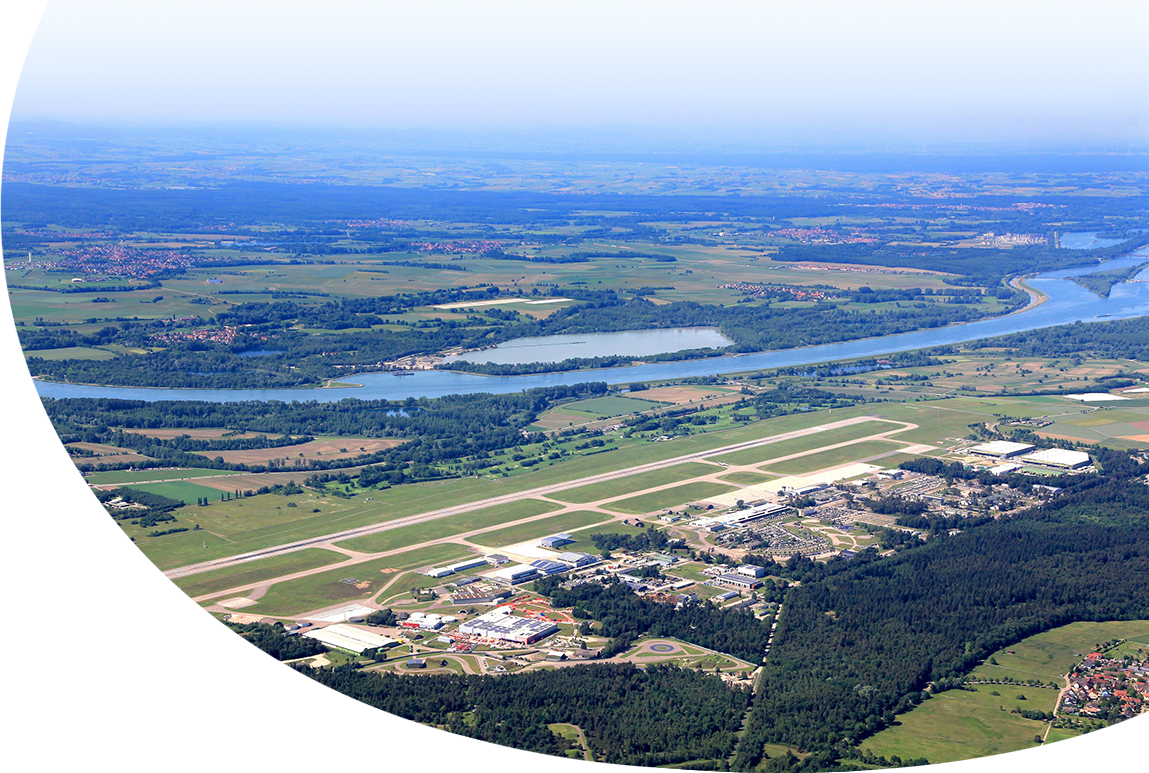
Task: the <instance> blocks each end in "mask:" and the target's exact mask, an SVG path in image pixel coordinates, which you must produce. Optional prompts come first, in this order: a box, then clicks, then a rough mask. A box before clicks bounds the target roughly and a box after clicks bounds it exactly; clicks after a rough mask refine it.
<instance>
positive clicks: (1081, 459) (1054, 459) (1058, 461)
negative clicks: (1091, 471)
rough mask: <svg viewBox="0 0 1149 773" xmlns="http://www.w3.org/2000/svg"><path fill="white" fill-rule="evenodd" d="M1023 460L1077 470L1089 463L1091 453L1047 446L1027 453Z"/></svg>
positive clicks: (1029, 462)
mask: <svg viewBox="0 0 1149 773" xmlns="http://www.w3.org/2000/svg"><path fill="white" fill-rule="evenodd" d="M1021 461H1023V462H1026V463H1027V464H1041V465H1045V466H1048V467H1064V468H1066V469H1070V470H1077V469H1080V468H1082V467H1085V466H1086V465H1088V464H1089V454H1087V453H1085V452H1084V451H1068V450H1066V449H1064V448H1045V449H1042V450H1041V451H1035V452H1034V453H1032V454H1026V455H1025V456H1023V457H1022V458H1021Z"/></svg>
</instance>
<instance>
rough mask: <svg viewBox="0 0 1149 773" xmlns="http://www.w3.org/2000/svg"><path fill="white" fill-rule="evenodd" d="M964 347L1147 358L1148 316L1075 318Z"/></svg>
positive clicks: (1030, 353)
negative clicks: (1055, 324)
mask: <svg viewBox="0 0 1149 773" xmlns="http://www.w3.org/2000/svg"><path fill="white" fill-rule="evenodd" d="M965 347H966V348H967V349H970V350H973V351H977V350H980V349H1007V350H1009V351H1011V352H1013V353H1015V355H1019V356H1024V357H1070V358H1073V359H1088V358H1090V357H1096V358H1098V359H1109V358H1112V359H1131V360H1149V317H1134V318H1133V319H1118V320H1109V321H1105V322H1088V323H1086V322H1074V323H1072V324H1069V325H1058V326H1056V327H1047V328H1042V329H1040V330H1027V331H1025V332H1024V333H1014V334H1012V335H1006V336H1001V337H999V338H983V339H981V340H978V341H973V342H970V343H968V344H965Z"/></svg>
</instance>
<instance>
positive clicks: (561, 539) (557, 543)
mask: <svg viewBox="0 0 1149 773" xmlns="http://www.w3.org/2000/svg"><path fill="white" fill-rule="evenodd" d="M574 541H575V539H574V537H572V536H571V535H569V534H556V535H554V536H553V537H543V539H542V541H541V542H540V543H539V547H542V548H550V549H551V550H554V549H556V548H561V547H562V546H563V545H569V544H571V543H572V542H574Z"/></svg>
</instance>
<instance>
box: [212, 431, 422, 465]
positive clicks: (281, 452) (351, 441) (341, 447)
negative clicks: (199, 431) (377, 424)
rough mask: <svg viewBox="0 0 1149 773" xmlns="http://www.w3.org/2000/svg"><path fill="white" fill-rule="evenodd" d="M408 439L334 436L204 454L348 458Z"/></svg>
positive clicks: (247, 460) (252, 458) (251, 459)
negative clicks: (280, 445) (270, 446)
mask: <svg viewBox="0 0 1149 773" xmlns="http://www.w3.org/2000/svg"><path fill="white" fill-rule="evenodd" d="M404 442H406V441H403V440H397V439H395V438H365V437H358V438H357V437H330V438H316V439H315V440H312V441H310V442H307V443H300V444H298V445H292V446H283V447H280V448H251V449H243V450H236V451H202V452H200V455H201V456H205V457H207V458H209V459H217V458H220V459H223V460H224V461H225V462H227V463H228V464H267V463H268V462H270V461H272V460H274V459H279V460H288V459H290V460H292V461H298V460H306V459H319V458H322V459H324V460H329V459H346V458H349V457H353V456H359V455H360V454H364V453H368V454H370V453H375V452H377V451H382V450H383V449H386V448H394V447H395V446H397V445H401V444H402V443H404Z"/></svg>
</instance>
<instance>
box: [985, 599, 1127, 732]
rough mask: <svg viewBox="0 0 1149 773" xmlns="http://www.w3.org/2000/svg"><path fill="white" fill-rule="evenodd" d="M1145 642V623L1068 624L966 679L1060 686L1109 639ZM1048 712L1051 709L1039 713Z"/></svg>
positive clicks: (1004, 653)
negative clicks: (1141, 639)
mask: <svg viewBox="0 0 1149 773" xmlns="http://www.w3.org/2000/svg"><path fill="white" fill-rule="evenodd" d="M1138 637H1141V638H1146V639H1149V620H1130V621H1119V622H1110V623H1070V624H1069V625H1063V626H1061V627H1060V628H1054V629H1053V630H1050V631H1045V632H1043V633H1039V634H1036V635H1034V636H1030V637H1029V638H1027V639H1023V640H1021V641H1019V642H1018V643H1017V644H1014V645H1013V646H1010V647H1005V648H1003V649H1001V650H998V651H997V652H995V653H994V654H993V659H994V660H996V661H997V665H992V664H991V663H989V662H988V660H987V661H986V662H985V663H983V664H982V665H980V666H978V667H977V668H976V669H974V671H973V673H972V674H970V677H969V678H970V679H974V680H990V679H1015V680H1018V681H1023V682H1024V681H1025V680H1027V679H1040V680H1041V681H1042V682H1056V683H1057V684H1058V685H1062V684H1063V681H1062V679H1061V677H1062V676H1063V675H1064V674H1066V673H1068V672H1069V669H1071V668H1072V667H1073V666H1075V665H1076V664H1077V663H1079V662H1080V661H1081V659H1082V658H1083V657H1084V656H1085V655H1088V654H1089V653H1090V652H1093V648H1094V647H1095V646H1096V645H1098V644H1101V643H1103V642H1107V641H1110V640H1112V639H1135V638H1138ZM1042 710H1043V711H1049V710H1051V709H1042Z"/></svg>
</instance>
